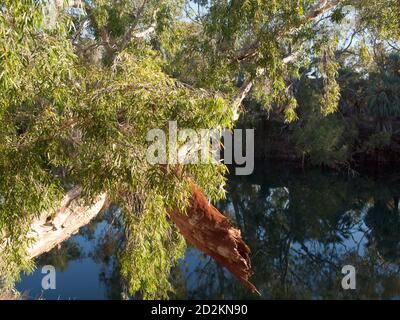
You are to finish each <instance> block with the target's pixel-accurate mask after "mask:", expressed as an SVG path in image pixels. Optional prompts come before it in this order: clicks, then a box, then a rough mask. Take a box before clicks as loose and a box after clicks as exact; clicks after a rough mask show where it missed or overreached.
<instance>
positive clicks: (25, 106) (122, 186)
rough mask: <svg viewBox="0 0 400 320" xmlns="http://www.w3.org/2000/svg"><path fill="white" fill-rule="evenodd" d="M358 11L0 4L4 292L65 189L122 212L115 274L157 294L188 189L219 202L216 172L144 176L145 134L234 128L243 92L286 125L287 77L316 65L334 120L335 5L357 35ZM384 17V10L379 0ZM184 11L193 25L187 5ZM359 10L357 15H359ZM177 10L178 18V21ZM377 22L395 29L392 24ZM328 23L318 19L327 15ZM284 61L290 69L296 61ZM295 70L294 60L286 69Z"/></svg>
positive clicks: (32, 0)
mask: <svg viewBox="0 0 400 320" xmlns="http://www.w3.org/2000/svg"><path fill="white" fill-rule="evenodd" d="M368 3H369V1H365V0H364V1H361V0H360V1H357V0H354V1H350V0H348V1H340V0H323V1H322V0H319V1H316V0H304V1H297V0H293V1H283V0H282V1H251V0H229V1H228V0H216V1H206V0H199V1H197V0H196V1H190V2H187V3H185V2H184V1H183V0H161V1H159V0H157V1H156V0H141V1H139V0H137V1H136V0H135V1H132V0H119V1H108V0H97V1H89V0H86V1H83V0H74V1H72V0H70V1H61V0H55V1H44V0H43V1H42V0H17V1H11V0H4V1H2V2H1V4H0V92H1V94H0V122H1V126H0V173H1V175H0V232H1V235H2V244H1V250H2V253H1V257H2V258H1V260H0V273H1V275H2V279H3V282H4V285H10V283H12V280H14V279H15V278H16V277H18V274H19V272H20V271H21V270H25V271H27V270H31V269H32V267H33V264H32V262H31V261H29V259H27V250H28V248H29V246H30V244H31V243H32V241H33V240H32V238H30V237H28V232H29V230H30V226H31V223H32V222H33V221H34V220H35V218H37V217H38V216H40V215H41V214H42V213H43V212H48V213H49V218H50V220H51V218H52V217H51V216H52V214H53V213H54V212H56V209H57V208H59V206H60V205H61V199H62V198H63V196H64V194H65V192H66V191H67V190H68V189H70V188H71V187H72V186H81V188H82V192H81V194H80V196H81V198H82V199H81V201H84V202H85V203H91V202H93V201H95V199H96V197H97V196H99V195H100V194H103V193H106V194H107V196H108V198H109V201H110V202H112V203H114V204H116V205H118V206H119V207H120V208H121V212H122V214H123V220H124V228H125V238H126V239H125V242H124V248H123V251H122V252H121V254H120V257H119V258H120V259H119V261H120V264H121V271H122V274H123V275H124V277H125V279H126V280H127V283H128V287H129V289H130V291H131V293H134V292H136V291H141V293H142V294H143V296H144V297H145V298H153V297H166V296H167V293H168V291H170V290H171V289H172V288H171V286H170V284H169V282H168V275H169V271H170V269H171V267H172V266H173V265H174V264H175V263H176V260H177V258H178V257H180V256H181V255H182V254H183V251H184V241H183V238H182V236H181V235H180V234H179V233H178V232H177V229H176V228H175V227H174V226H173V224H172V222H171V221H170V219H169V213H170V211H171V210H173V209H176V208H178V209H179V211H180V212H184V211H185V208H187V207H188V205H189V202H190V196H191V193H192V189H191V186H192V184H193V183H194V184H196V185H198V186H199V188H200V189H201V190H202V191H203V192H204V193H205V194H206V195H207V196H209V197H210V198H211V199H212V200H217V199H220V198H221V197H223V196H224V188H223V186H224V182H225V176H224V174H225V173H226V171H227V170H226V167H225V166H224V165H223V164H218V165H215V164H212V163H211V162H210V163H209V164H203V165H182V166H176V165H167V166H153V165H150V164H149V163H147V162H146V161H144V159H145V155H146V151H147V150H148V147H149V142H148V141H147V139H146V137H147V132H148V130H149V129H153V128H160V129H166V128H168V121H170V120H175V121H177V122H178V123H179V125H180V126H182V127H187V128H192V129H201V128H232V127H233V125H234V122H235V120H237V118H238V114H239V107H240V104H241V103H242V101H243V99H245V98H246V96H247V95H249V94H252V96H253V97H255V98H257V99H258V100H260V101H263V102H264V104H266V105H267V104H268V103H269V102H271V101H274V102H275V103H276V104H277V105H279V107H280V109H281V110H282V111H283V114H284V115H285V119H286V120H287V121H293V120H295V119H296V117H297V115H296V112H295V108H296V105H297V102H296V99H295V98H294V95H293V88H292V86H291V85H290V81H289V80H290V79H291V78H293V77H296V76H298V71H299V67H300V65H301V63H304V62H306V61H307V59H308V58H307V57H310V56H312V57H314V56H318V57H320V58H319V60H318V61H319V63H318V64H317V65H316V68H317V69H318V72H319V74H320V75H321V79H323V83H324V86H323V90H322V95H321V96H322V98H321V108H322V112H323V114H329V113H332V112H334V111H335V110H336V108H337V102H338V99H339V87H338V83H337V81H336V76H337V69H338V64H337V62H336V61H335V55H334V45H335V41H332V39H333V40H335V37H334V36H332V35H334V33H332V32H333V31H332V27H331V24H325V23H324V21H325V20H326V19H327V18H330V19H331V21H332V23H336V24H340V22H341V21H342V18H343V15H344V11H343V7H344V6H345V5H352V4H353V5H354V6H355V7H356V8H357V10H358V12H362V13H363V16H365V17H366V20H365V21H367V22H366V23H368V25H371V26H373V27H374V28H375V29H376V30H382V32H389V31H390V30H392V27H390V26H386V27H384V28H383V27H381V26H380V25H379V23H378V22H379V21H380V19H381V18H382V17H381V16H379V15H378V16H377V13H376V12H374V11H373V12H371V11H370V10H366V9H365V7H366V5H368ZM381 3H382V4H384V5H387V6H388V7H389V9H393V10H394V11H393V12H397V11H395V10H397V6H395V5H396V2H395V1H393V0H386V1H384V0H381ZM193 4H196V5H197V6H198V10H197V13H196V15H193V14H192V12H191V11H190V12H189V11H188V10H187V9H188V6H190V5H193ZM364 9H365V11H366V12H365V13H364V12H363V10H364ZM182 12H187V14H186V15H185V16H181V13H182ZM391 12H392V11H391V10H388V11H387V12H386V11H385V14H387V15H388V17H389V18H390V21H391V22H393V25H395V21H397V20H396V19H398V15H395V14H394V15H393V14H391ZM328 13H329V14H328ZM296 61H301V63H300V64H299V63H297V62H296ZM295 62H296V63H295Z"/></svg>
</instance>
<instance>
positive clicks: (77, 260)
mask: <svg viewBox="0 0 400 320" xmlns="http://www.w3.org/2000/svg"><path fill="white" fill-rule="evenodd" d="M256 169H257V171H256V172H255V174H253V175H252V176H250V177H231V178H230V180H229V183H228V188H227V189H228V197H227V200H226V201H222V202H221V203H219V204H217V206H218V208H219V209H221V210H223V211H224V212H225V214H226V215H228V216H229V217H230V218H231V219H232V220H233V221H234V222H235V223H236V225H237V226H238V227H240V229H241V230H242V236H243V238H244V239H245V241H246V242H247V243H248V245H249V246H250V247H251V249H252V263H253V267H254V272H255V274H254V276H253V277H252V281H253V283H254V284H255V285H256V286H257V287H258V289H259V290H260V292H261V293H262V297H261V298H263V299H360V298H361V299H363V298H369V299H399V298H400V211H399V199H400V174H399V175H397V174H394V173H390V174H384V175H380V176H376V175H374V176H365V175H363V176H358V177H356V178H347V177H342V176H339V175H334V174H332V173H326V172H325V173H324V172H321V171H319V170H316V171H308V172H306V173H303V172H301V171H299V170H291V169H288V168H287V166H281V167H280V166H276V165H275V166H274V167H271V166H270V165H268V164H265V163H264V164H262V165H258V166H256ZM117 233H118V229H116V228H114V227H113V225H112V224H111V215H110V214H105V215H104V216H103V217H101V218H99V219H98V220H96V221H94V222H93V223H92V224H91V225H89V226H88V227H86V228H83V229H82V230H81V232H80V234H79V235H76V236H74V237H73V238H71V239H70V240H69V241H67V242H66V243H65V244H63V245H62V246H61V248H59V249H56V250H53V251H52V252H50V253H49V254H46V255H45V256H43V257H41V258H40V259H39V260H38V269H37V270H36V271H35V272H34V273H33V274H32V275H29V276H23V278H22V281H21V282H20V283H18V285H17V289H19V290H20V291H22V292H24V293H25V294H26V295H27V296H29V297H30V298H38V297H42V298H45V299H120V298H122V296H123V295H121V292H124V288H123V285H122V282H121V280H120V276H119V273H118V268H117V267H116V259H115V255H114V253H115V251H116V247H115V245H116V238H117ZM46 264H51V265H54V266H56V269H57V278H56V279H57V289H56V290H46V291H43V290H42V289H41V279H42V277H43V276H44V275H42V274H41V266H42V265H46ZM345 265H353V266H354V267H355V270H356V290H343V289H342V286H341V281H342V278H343V277H344V275H343V274H342V273H341V270H342V267H343V266H345ZM171 281H172V283H173V284H174V287H175V293H174V294H172V295H171V298H172V299H186V298H188V299H218V298H221V299H224V298H226V299H228V298H229V299H248V298H250V299H251V298H257V297H254V296H253V295H251V294H250V293H249V292H248V291H247V290H246V289H244V288H243V287H242V285H241V284H240V283H239V282H238V281H237V280H236V279H234V278H233V277H232V276H231V275H230V274H229V273H228V272H226V271H225V270H224V269H223V268H221V267H219V266H218V265H217V264H216V263H215V262H214V261H213V260H212V259H210V258H209V257H207V256H205V255H204V254H202V253H200V252H198V251H197V250H195V249H193V248H188V250H187V253H186V256H185V258H184V259H183V260H182V261H180V264H179V267H178V268H176V269H175V270H173V271H172V275H171Z"/></svg>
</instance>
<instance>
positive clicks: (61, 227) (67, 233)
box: [28, 187, 107, 259]
mask: <svg viewBox="0 0 400 320" xmlns="http://www.w3.org/2000/svg"><path fill="white" fill-rule="evenodd" d="M81 192H82V189H81V188H79V187H76V188H73V189H71V190H70V191H69V192H68V193H67V195H66V196H65V197H64V199H63V201H62V204H61V208H60V209H59V210H58V211H57V212H56V214H55V215H54V217H53V218H52V219H51V220H49V219H48V217H47V216H46V215H45V214H43V215H42V216H41V218H40V219H38V220H36V221H35V222H34V223H33V224H32V227H31V231H30V232H29V234H28V236H29V237H30V238H34V239H35V242H34V243H33V244H32V245H31V246H30V247H29V249H28V256H29V258H30V259H33V258H35V257H37V256H39V255H41V254H43V253H45V252H48V251H50V250H51V249H53V248H54V247H56V246H58V245H59V244H61V243H62V242H64V241H65V240H67V239H69V238H70V237H71V236H72V235H74V234H76V233H77V232H78V231H79V229H80V228H81V227H83V226H85V225H87V224H88V223H89V222H90V221H92V220H93V219H94V218H95V217H96V216H97V215H98V214H99V213H100V212H101V211H102V210H103V209H104V208H105V207H106V206H107V195H106V194H102V195H100V196H99V197H97V199H96V200H95V202H94V203H93V204H92V205H91V206H84V205H82V204H80V203H79V198H80V195H81Z"/></svg>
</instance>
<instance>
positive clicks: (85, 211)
mask: <svg viewBox="0 0 400 320" xmlns="http://www.w3.org/2000/svg"><path fill="white" fill-rule="evenodd" d="M81 192H82V189H81V188H79V187H76V188H73V189H72V190H70V191H69V192H68V193H67V195H66V196H65V198H64V199H63V201H62V205H61V208H60V209H59V210H58V211H57V212H56V214H55V215H54V217H53V218H52V219H51V220H49V219H48V217H47V216H46V215H45V214H44V215H42V216H41V218H40V219H38V220H37V221H35V222H34V223H33V224H32V228H31V232H30V233H29V236H30V237H32V238H35V239H36V240H35V242H34V243H33V244H32V245H31V247H30V248H29V250H28V255H29V258H31V259H33V258H35V257H38V256H40V255H41V254H43V253H46V252H48V251H50V250H52V249H53V248H55V247H57V246H58V245H60V244H61V243H62V242H64V241H65V240H67V239H69V238H70V237H71V236H72V235H74V234H76V233H77V232H78V231H79V229H80V228H81V227H84V226H85V225H87V224H88V223H89V222H90V221H91V220H93V219H94V218H95V217H96V216H97V215H98V214H99V213H100V212H101V211H102V210H103V209H104V208H106V207H107V206H108V201H107V195H106V194H102V195H100V196H99V197H98V198H97V199H96V200H95V202H94V204H92V205H91V206H84V205H82V204H80V203H79V199H80V195H81ZM170 217H171V220H172V221H173V222H174V223H175V224H176V226H177V227H178V230H179V231H180V233H181V234H182V235H183V237H184V238H185V239H186V240H187V241H188V242H189V243H190V244H192V245H193V246H194V247H196V248H197V249H199V250H200V251H202V252H204V253H205V254H207V255H209V256H211V257H212V258H214V259H215V260H216V261H217V262H218V263H219V264H221V265H222V266H223V267H226V268H227V269H228V270H229V271H230V272H232V273H233V274H234V275H235V276H236V277H237V278H238V279H239V280H240V281H241V282H242V283H243V284H244V285H245V286H246V287H247V288H248V289H250V290H251V291H252V292H253V293H258V294H259V292H258V290H257V288H256V287H255V286H254V285H253V284H252V283H251V282H250V281H249V278H250V276H251V275H252V274H253V272H252V269H251V262H250V249H249V247H248V246H247V245H246V244H245V243H244V241H243V240H242V239H241V235H240V230H238V229H236V228H235V227H234V226H233V225H232V223H231V222H230V221H229V220H228V218H227V217H225V216H224V215H223V214H221V213H220V212H219V211H218V210H217V209H216V208H215V207H214V206H212V205H211V204H210V203H209V202H208V200H207V199H206V197H205V195H204V194H203V193H202V192H201V191H200V190H199V188H198V187H196V186H195V185H194V184H192V198H191V205H190V207H189V209H188V210H187V212H186V213H182V212H180V211H179V210H175V211H173V212H170Z"/></svg>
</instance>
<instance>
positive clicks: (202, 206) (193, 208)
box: [170, 184, 259, 294]
mask: <svg viewBox="0 0 400 320" xmlns="http://www.w3.org/2000/svg"><path fill="white" fill-rule="evenodd" d="M170 216H171V219H172V221H174V223H175V224H176V226H177V227H178V229H179V231H180V232H181V234H182V235H183V236H184V237H185V239H186V240H187V241H188V242H190V243H191V244H192V245H193V246H194V247H196V248H197V249H199V250H200V251H202V252H204V253H205V254H207V255H209V256H211V257H212V258H214V259H215V260H216V261H217V262H218V263H219V264H221V265H222V266H224V267H225V268H227V269H228V270H229V271H230V272H232V273H233V274H234V275H235V276H236V277H237V278H238V279H239V280H240V281H241V282H242V283H243V284H244V285H245V286H246V287H247V288H248V289H250V290H251V291H252V292H253V293H257V294H259V292H258V290H257V288H256V287H255V286H254V285H253V284H252V283H251V282H250V281H249V278H250V277H251V276H252V274H253V271H252V268H251V261H250V249H249V247H248V246H247V245H246V243H244V241H243V240H242V238H241V235H240V230H238V229H236V228H235V227H234V226H233V224H232V223H231V222H230V221H229V220H228V218H227V217H225V216H224V215H223V214H221V213H220V212H219V211H218V210H217V209H216V208H215V207H214V206H213V205H211V204H210V203H209V202H208V200H207V199H206V197H205V196H204V194H203V193H202V192H201V191H200V190H199V188H198V187H197V186H195V185H194V184H192V198H191V205H190V207H189V208H188V210H187V212H186V213H181V212H179V211H178V210H175V211H173V212H171V213H170Z"/></svg>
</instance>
